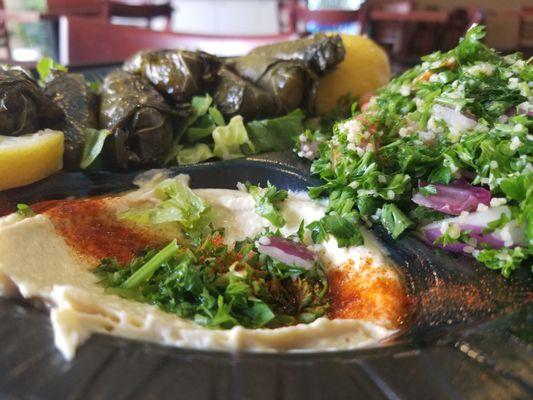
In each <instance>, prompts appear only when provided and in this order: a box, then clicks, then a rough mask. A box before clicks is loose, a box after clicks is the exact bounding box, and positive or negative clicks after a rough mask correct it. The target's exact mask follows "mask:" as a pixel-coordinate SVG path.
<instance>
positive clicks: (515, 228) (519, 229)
mask: <svg viewBox="0 0 533 400" xmlns="http://www.w3.org/2000/svg"><path fill="white" fill-rule="evenodd" d="M502 213H503V214H506V215H508V216H510V215H511V211H510V210H509V208H508V207H506V206H501V207H494V208H489V209H487V210H485V211H478V212H475V213H470V214H468V215H464V216H463V215H462V216H459V217H454V218H447V219H443V220H441V221H436V222H432V223H430V224H428V225H425V226H423V227H422V228H421V232H422V235H423V237H424V239H425V240H426V241H427V242H429V243H431V244H433V242H435V240H436V239H438V238H439V237H441V236H442V234H443V232H442V231H443V230H444V227H445V226H447V225H451V224H458V225H459V226H460V227H461V231H463V232H464V231H468V230H469V231H471V232H470V233H469V235H468V236H469V237H470V238H472V239H474V241H475V244H476V245H475V246H472V245H469V244H465V243H452V244H448V245H446V246H443V245H442V244H440V243H437V244H436V246H438V247H441V248H444V249H445V250H449V251H453V252H461V251H465V248H467V247H474V248H476V247H479V244H481V243H484V244H487V245H489V246H490V247H492V248H494V249H499V248H502V247H515V246H526V245H527V241H526V238H525V235H524V227H523V226H522V225H520V224H519V223H518V222H517V221H515V220H512V221H510V222H509V223H507V224H506V225H505V226H503V227H502V228H500V229H497V230H495V231H494V232H491V233H483V230H484V229H485V228H486V227H487V225H488V223H489V222H492V221H496V220H498V219H500V217H501V215H502Z"/></svg>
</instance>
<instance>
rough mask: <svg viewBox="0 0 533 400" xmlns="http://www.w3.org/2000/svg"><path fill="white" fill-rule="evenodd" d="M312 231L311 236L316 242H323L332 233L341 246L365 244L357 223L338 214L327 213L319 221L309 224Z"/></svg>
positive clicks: (308, 227) (308, 226)
mask: <svg viewBox="0 0 533 400" xmlns="http://www.w3.org/2000/svg"><path fill="white" fill-rule="evenodd" d="M307 229H309V230H310V231H311V238H312V239H313V242H315V243H322V242H323V241H324V240H326V239H327V237H328V235H329V234H331V235H333V237H335V239H337V243H338V245H339V247H349V246H359V245H362V244H363V235H362V234H361V231H360V230H359V227H358V226H357V224H356V223H355V222H353V221H350V220H349V219H348V218H344V217H340V216H338V215H331V214H330V215H326V216H324V217H322V218H321V219H319V220H318V221H313V222H311V223H310V224H309V225H307Z"/></svg>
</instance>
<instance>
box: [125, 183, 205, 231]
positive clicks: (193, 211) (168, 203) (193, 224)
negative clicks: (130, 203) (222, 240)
mask: <svg viewBox="0 0 533 400" xmlns="http://www.w3.org/2000/svg"><path fill="white" fill-rule="evenodd" d="M154 195H155V197H156V198H157V199H159V200H160V202H159V203H158V204H157V205H156V206H154V207H151V208H138V209H131V210H128V211H125V212H123V213H121V214H119V218H120V219H127V220H131V221H133V222H136V223H140V224H150V225H158V224H163V223H172V222H175V223H178V225H179V226H180V227H181V228H182V229H183V230H185V232H186V233H187V234H188V235H189V236H191V237H198V236H199V235H200V234H202V233H204V232H205V231H206V228H208V225H209V223H210V222H211V209H210V207H209V206H208V205H207V204H205V202H204V201H203V200H202V199H201V198H200V197H198V196H197V195H196V194H195V193H194V192H193V191H192V190H191V189H190V188H189V187H188V186H187V185H185V184H184V183H182V182H181V181H180V180H179V179H178V178H173V179H165V180H164V181H163V182H161V183H159V184H158V185H157V186H156V187H155V188H154Z"/></svg>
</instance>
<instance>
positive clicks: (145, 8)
mask: <svg viewBox="0 0 533 400" xmlns="http://www.w3.org/2000/svg"><path fill="white" fill-rule="evenodd" d="M172 13H173V8H172V4H171V3H170V2H166V3H159V4H152V3H151V2H150V1H145V0H142V1H138V2H132V1H125V0H108V1H107V16H108V18H111V17H125V18H135V19H144V20H146V23H147V27H148V28H150V27H151V26H152V20H153V19H154V18H157V17H163V18H165V20H166V24H165V30H169V29H170V28H171V26H172Z"/></svg>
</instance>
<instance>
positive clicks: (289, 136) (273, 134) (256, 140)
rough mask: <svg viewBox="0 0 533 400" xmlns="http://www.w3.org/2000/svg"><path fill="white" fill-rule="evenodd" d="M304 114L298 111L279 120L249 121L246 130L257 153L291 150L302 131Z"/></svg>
mask: <svg viewBox="0 0 533 400" xmlns="http://www.w3.org/2000/svg"><path fill="white" fill-rule="evenodd" d="M304 117H305V116H304V113H303V112H302V110H300V109H296V110H294V111H293V112H291V113H289V114H287V115H284V116H282V117H279V118H272V119H263V120H258V121H251V122H249V123H247V124H246V130H247V132H248V135H249V137H250V140H251V141H252V143H253V144H254V146H255V151H256V152H257V153H264V152H267V151H280V150H288V149H291V148H292V147H293V145H294V141H295V138H296V137H297V136H298V135H299V134H301V133H302V132H303V131H304V126H303V119H304Z"/></svg>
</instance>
